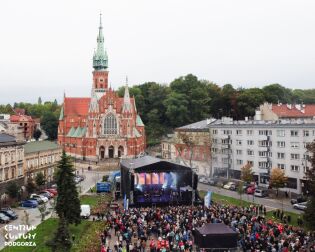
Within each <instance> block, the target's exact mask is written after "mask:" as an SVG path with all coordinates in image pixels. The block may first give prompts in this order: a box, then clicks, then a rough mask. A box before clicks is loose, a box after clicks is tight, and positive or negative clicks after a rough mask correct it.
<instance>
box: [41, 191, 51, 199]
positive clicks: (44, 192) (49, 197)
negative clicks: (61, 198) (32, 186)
mask: <svg viewBox="0 0 315 252" xmlns="http://www.w3.org/2000/svg"><path fill="white" fill-rule="evenodd" d="M39 195H43V196H45V197H46V198H48V199H51V198H52V197H54V194H52V193H50V192H48V191H41V192H40V193H39Z"/></svg>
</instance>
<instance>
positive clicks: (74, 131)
mask: <svg viewBox="0 0 315 252" xmlns="http://www.w3.org/2000/svg"><path fill="white" fill-rule="evenodd" d="M85 133H86V127H83V128H81V127H77V128H74V127H71V129H70V130H69V132H68V134H67V137H83V136H85Z"/></svg>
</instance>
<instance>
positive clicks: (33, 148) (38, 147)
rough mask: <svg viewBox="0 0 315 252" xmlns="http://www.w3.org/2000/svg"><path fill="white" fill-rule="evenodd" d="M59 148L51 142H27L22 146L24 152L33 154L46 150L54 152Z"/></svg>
mask: <svg viewBox="0 0 315 252" xmlns="http://www.w3.org/2000/svg"><path fill="white" fill-rule="evenodd" d="M58 148H60V146H59V145H58V144H57V143H55V142H51V141H35V142H28V143H26V144H25V146H24V152H25V154H27V153H33V152H38V151H47V150H55V149H58Z"/></svg>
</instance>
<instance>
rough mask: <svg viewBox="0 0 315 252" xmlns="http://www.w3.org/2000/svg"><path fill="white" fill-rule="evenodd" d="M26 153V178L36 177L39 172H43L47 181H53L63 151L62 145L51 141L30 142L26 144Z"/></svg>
mask: <svg viewBox="0 0 315 252" xmlns="http://www.w3.org/2000/svg"><path fill="white" fill-rule="evenodd" d="M24 153H25V154H24V157H25V162H24V166H25V168H24V171H25V180H27V178H28V177H31V178H35V177H36V174H37V173H39V172H42V173H43V174H44V176H45V179H46V181H47V182H51V181H52V180H53V175H54V171H55V168H56V164H57V161H59V160H60V156H61V153H62V148H61V146H59V145H58V144H57V143H55V142H51V141H35V142H29V143H26V144H25V147H24Z"/></svg>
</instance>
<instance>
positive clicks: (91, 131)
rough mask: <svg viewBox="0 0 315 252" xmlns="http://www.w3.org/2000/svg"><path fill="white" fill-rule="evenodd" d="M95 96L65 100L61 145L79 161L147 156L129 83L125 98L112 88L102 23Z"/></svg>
mask: <svg viewBox="0 0 315 252" xmlns="http://www.w3.org/2000/svg"><path fill="white" fill-rule="evenodd" d="M93 68H94V71H93V84H92V89H91V96H90V97H84V98H78V97H66V95H65V96H64V100H63V104H62V108H61V112H60V117H59V126H58V143H59V144H60V145H61V146H62V147H63V148H64V150H65V152H66V153H67V154H68V155H71V156H73V157H75V158H76V159H82V160H90V161H97V162H98V161H102V160H104V159H108V158H134V157H137V156H139V155H141V154H142V153H144V151H145V148H146V137H145V129H144V124H143V122H142V120H141V118H140V116H139V115H138V113H137V107H136V103H135V99H134V97H130V95H129V89H128V80H126V86H125V93H124V97H119V96H118V93H117V92H116V91H114V90H113V89H112V88H111V87H108V73H109V72H108V56H107V52H106V50H105V47H104V35H103V27H102V20H101V19H100V26H99V31H98V36H97V49H96V51H95V52H94V55H93Z"/></svg>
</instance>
